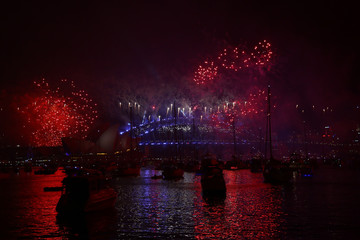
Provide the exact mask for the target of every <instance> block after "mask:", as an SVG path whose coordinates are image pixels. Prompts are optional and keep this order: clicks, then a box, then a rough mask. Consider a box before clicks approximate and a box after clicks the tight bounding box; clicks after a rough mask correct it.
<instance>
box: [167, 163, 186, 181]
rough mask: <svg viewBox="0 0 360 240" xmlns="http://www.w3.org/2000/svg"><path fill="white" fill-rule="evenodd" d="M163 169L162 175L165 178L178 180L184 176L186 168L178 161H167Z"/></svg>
mask: <svg viewBox="0 0 360 240" xmlns="http://www.w3.org/2000/svg"><path fill="white" fill-rule="evenodd" d="M162 171H163V172H162V177H163V179H165V180H178V179H181V178H183V176H184V169H183V168H182V166H181V165H180V164H177V163H176V162H168V163H165V165H164V166H163V169H162Z"/></svg>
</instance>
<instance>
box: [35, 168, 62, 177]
mask: <svg viewBox="0 0 360 240" xmlns="http://www.w3.org/2000/svg"><path fill="white" fill-rule="evenodd" d="M57 170H58V168H57V167H41V168H40V169H38V170H36V171H34V174H36V175H49V174H54V173H55V172H56V171H57Z"/></svg>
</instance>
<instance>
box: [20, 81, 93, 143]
mask: <svg viewBox="0 0 360 240" xmlns="http://www.w3.org/2000/svg"><path fill="white" fill-rule="evenodd" d="M34 85H35V86H36V87H37V89H38V90H39V94H38V95H37V96H36V97H32V98H30V100H29V101H28V102H27V104H25V105H24V106H23V107H18V109H19V111H20V112H21V114H22V115H23V117H24V118H25V119H26V122H27V125H28V127H29V129H30V130H31V131H32V132H31V139H30V142H31V143H32V144H33V145H34V146H59V145H61V139H62V138H63V137H74V138H78V139H85V138H86V137H87V133H88V131H89V128H90V127H89V126H90V125H91V124H92V123H94V121H95V119H96V118H97V111H96V110H95V106H96V104H95V103H94V102H93V101H92V99H91V98H90V97H89V96H88V94H87V93H86V92H85V91H84V90H77V89H76V86H75V84H74V82H72V81H71V82H70V81H67V80H61V85H68V86H67V87H65V86H64V89H63V88H60V87H57V88H56V90H51V89H50V87H49V84H48V83H47V82H46V81H45V79H42V81H40V82H34ZM68 90H70V92H68V93H67V95H66V92H67V91H68Z"/></svg>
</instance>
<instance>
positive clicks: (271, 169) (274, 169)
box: [263, 84, 293, 184]
mask: <svg viewBox="0 0 360 240" xmlns="http://www.w3.org/2000/svg"><path fill="white" fill-rule="evenodd" d="M270 97H271V92H270V84H268V96H267V105H268V106H267V122H266V139H265V159H266V161H265V166H264V170H263V176H264V182H266V183H272V184H286V183H289V182H290V181H291V178H292V174H293V173H292V170H291V168H290V166H289V165H288V164H286V163H283V162H281V161H280V160H277V159H275V158H274V157H273V154H272V140H271V105H270ZM268 145H269V151H270V158H269V159H267V147H268Z"/></svg>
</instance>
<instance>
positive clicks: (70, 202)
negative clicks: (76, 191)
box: [56, 188, 117, 214]
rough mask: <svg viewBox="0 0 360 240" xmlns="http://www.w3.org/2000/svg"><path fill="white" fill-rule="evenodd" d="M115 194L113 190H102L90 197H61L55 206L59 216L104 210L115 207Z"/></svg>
mask: <svg viewBox="0 0 360 240" xmlns="http://www.w3.org/2000/svg"><path fill="white" fill-rule="evenodd" d="M116 197H117V194H116V192H115V191H114V190H113V189H110V188H109V189H103V190H100V191H99V192H97V193H93V194H90V196H88V197H85V196H76V197H75V196H73V195H70V194H63V195H61V197H60V199H59V202H58V204H57V206H56V211H57V212H58V213H59V214H79V213H87V212H93V211H99V210H104V209H107V208H112V207H114V206H115V202H116Z"/></svg>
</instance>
